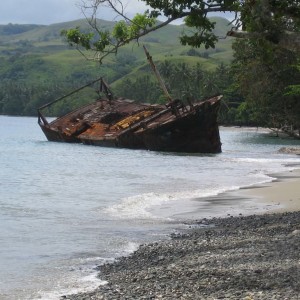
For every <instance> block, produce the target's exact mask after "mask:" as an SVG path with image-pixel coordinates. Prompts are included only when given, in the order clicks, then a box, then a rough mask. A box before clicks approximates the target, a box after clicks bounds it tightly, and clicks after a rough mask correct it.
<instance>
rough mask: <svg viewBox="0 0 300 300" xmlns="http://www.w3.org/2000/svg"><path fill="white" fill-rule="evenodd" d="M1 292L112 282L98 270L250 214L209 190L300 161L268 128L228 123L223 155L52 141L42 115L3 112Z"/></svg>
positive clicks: (53, 293) (261, 177)
mask: <svg viewBox="0 0 300 300" xmlns="http://www.w3.org/2000/svg"><path fill="white" fill-rule="evenodd" d="M0 129H1V130H0V266H1V267H0V299H1V300H6V299H9V300H14V299H22V300H25V299H30V300H32V299H49V300H50V299H58V298H59V296H60V295H64V294H70V293H76V292H80V291H88V290H91V289H94V288H95V287H96V286H97V285H99V284H101V283H103V282H102V281H101V278H100V279H99V278H97V276H96V275H97V272H96V270H95V267H96V266H97V265H101V264H102V263H104V262H108V261H112V260H113V259H114V258H116V257H118V256H121V255H128V254H129V253H130V252H132V251H134V250H135V249H136V248H137V247H138V245H139V244H142V243H148V242H151V241H157V240H160V239H165V238H168V234H169V233H171V232H173V231H174V230H181V229H184V226H185V225H183V224H182V220H184V219H186V218H189V216H190V217H191V218H192V217H195V216H197V217H213V216H222V215H223V216H226V215H227V214H228V213H230V214H234V213H236V214H237V213H240V212H241V213H251V212H255V211H257V210H259V209H261V208H260V206H259V205H258V204H257V203H255V202H252V201H247V200H245V199H232V200H230V199H227V200H226V201H225V200H224V201H215V200H214V201H212V200H211V201H210V199H209V198H207V197H208V196H214V195H217V194H220V193H222V192H226V191H231V190H237V189H240V188H241V187H248V186H252V185H256V184H260V183H265V182H270V181H272V180H274V179H275V177H274V175H270V174H275V173H277V172H283V171H287V170H289V169H294V168H299V165H300V158H297V157H296V156H290V155H283V154H279V153H278V149H279V148H281V147H283V146H290V145H292V146H293V145H298V146H299V145H300V142H299V141H298V142H297V141H294V140H290V139H286V140H284V139H279V138H274V137H270V136H269V135H267V133H266V132H265V131H263V130H256V129H238V128H222V129H221V140H222V143H223V152H222V153H221V154H217V155H185V154H180V155H179V154H175V153H160V152H150V151H140V150H127V149H111V148H102V147H94V146H85V145H78V144H63V143H54V142H48V141H46V138H45V137H44V135H43V133H42V131H41V130H40V128H39V127H38V124H37V120H36V118H25V117H6V116H0Z"/></svg>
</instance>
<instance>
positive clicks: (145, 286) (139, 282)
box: [62, 170, 300, 300]
mask: <svg viewBox="0 0 300 300" xmlns="http://www.w3.org/2000/svg"><path fill="white" fill-rule="evenodd" d="M274 177H277V178H278V179H277V180H276V181H274V182H272V183H268V184H264V185H262V186H256V187H252V188H248V189H241V190H239V191H235V192H230V193H225V194H222V195H219V196H218V197H220V198H221V199H222V197H223V198H228V199H229V200H230V197H235V199H247V201H248V200H250V201H252V202H253V205H254V206H256V205H257V206H259V207H260V209H259V210H257V213H256V214H254V215H253V214H250V215H248V216H246V215H240V216H235V217H234V216H233V215H230V216H228V217H226V218H207V219H206V218H204V219H203V218H202V219H198V220H194V221H193V222H190V223H188V225H189V226H188V227H189V228H188V229H187V230H186V231H185V232H180V233H178V234H174V235H173V236H172V237H171V238H170V239H169V240H166V241H161V242H158V243H153V244H149V245H144V246H141V247H140V248H139V249H138V250H137V251H135V252H134V253H133V254H132V255H130V256H129V257H123V258H120V259H118V260H117V261H115V262H114V263H112V264H106V265H104V266H100V267H99V276H100V278H101V279H103V280H106V281H107V282H108V284H106V285H105V286H101V287H99V288H98V289H97V290H95V291H93V292H91V293H87V294H78V295H73V296H64V297H63V298H62V299H72V300H83V299H86V300H87V299H191V300H192V299H193V300H194V299H207V300H212V299H236V300H238V299H239V300H240V299H244V300H254V299H255V300H256V299H266V300H267V299H268V300H269V299H278V300H279V299H280V300H283V299H300V285H299V282H300V263H299V262H300V251H299V250H300V248H299V247H300V170H296V171H292V172H288V173H285V174H280V175H274Z"/></svg>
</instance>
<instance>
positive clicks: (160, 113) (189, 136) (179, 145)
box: [39, 96, 221, 153]
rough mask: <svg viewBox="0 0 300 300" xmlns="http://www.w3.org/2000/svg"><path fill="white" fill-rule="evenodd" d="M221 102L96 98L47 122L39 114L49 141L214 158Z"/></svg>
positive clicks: (216, 147) (218, 148)
mask: <svg viewBox="0 0 300 300" xmlns="http://www.w3.org/2000/svg"><path fill="white" fill-rule="evenodd" d="M220 99H221V97H219V96H218V97H213V98H211V99H208V100H205V101H202V102H199V103H195V104H193V105H190V106H184V105H182V103H176V104H175V103H174V104H172V105H169V106H164V105H144V104H138V103H134V102H132V101H129V100H124V99H116V100H113V101H111V100H108V99H100V100H98V101H96V102H95V103H93V104H90V105H88V106H85V107H83V108H80V109H77V110H75V111H73V112H71V113H69V114H67V115H65V116H63V117H61V118H58V119H56V120H54V121H52V122H51V123H48V122H47V121H46V119H45V117H44V116H43V115H42V114H41V113H40V111H39V125H40V127H41V129H42V130H43V132H44V134H45V136H46V137H47V139H48V140H49V141H56V142H67V143H83V144H88V145H96V146H106V147H119V148H129V149H146V150H154V151H169V152H185V153H219V152H221V142H220V136H219V129H218V124H217V114H218V109H219V106H220Z"/></svg>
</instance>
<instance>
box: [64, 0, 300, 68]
mask: <svg viewBox="0 0 300 300" xmlns="http://www.w3.org/2000/svg"><path fill="white" fill-rule="evenodd" d="M142 1H143V2H145V4H147V5H148V6H149V7H150V8H151V9H149V10H147V11H146V12H145V13H143V14H136V15H135V16H134V17H133V18H129V17H127V15H126V11H125V8H124V7H123V4H122V1H121V0H85V1H83V6H82V9H83V11H84V12H85V11H87V10H91V11H92V13H91V16H89V17H87V20H88V21H89V24H90V26H91V28H92V32H90V33H84V32H81V31H80V28H75V29H70V30H65V31H63V32H62V34H63V35H64V36H66V38H67V41H68V42H69V43H70V44H71V45H75V46H76V47H77V48H78V50H79V51H81V53H82V54H84V53H83V52H82V49H86V50H93V51H94V53H95V55H94V56H93V59H95V60H98V61H100V62H101V61H102V60H103V58H104V57H106V56H107V55H109V54H111V53H116V52H117V51H118V49H119V48H120V47H121V46H123V45H126V44H128V43H129V42H131V41H138V40H139V38H141V37H142V36H145V35H147V34H148V33H150V32H152V31H155V30H158V29H160V28H162V27H164V26H166V25H167V24H170V23H171V22H172V21H175V20H178V19H182V18H183V19H184V23H185V25H186V26H187V27H188V28H191V29H193V30H192V31H191V30H190V31H189V32H188V33H184V34H183V35H182V36H181V37H180V40H181V43H182V44H183V45H190V46H192V47H200V46H201V45H204V46H205V48H209V47H213V48H214V47H215V44H216V42H217V40H218V37H217V36H216V35H215V34H214V33H213V29H214V25H215V24H214V22H212V21H210V19H209V18H208V17H209V13H212V12H235V19H234V20H233V21H232V25H233V26H232V30H231V31H229V32H228V36H233V37H237V38H240V37H242V38H249V37H255V38H256V39H265V40H268V41H270V42H272V43H274V44H276V45H278V46H280V47H282V48H285V49H290V50H292V51H296V52H300V33H299V26H300V2H299V1H295V0H284V1H283V0H196V1H191V0H168V1H165V0H142ZM102 6H109V7H110V8H111V9H112V10H114V11H115V13H116V14H117V16H118V18H119V19H120V18H121V20H120V21H118V22H117V23H116V25H115V27H114V29H113V30H112V31H111V32H109V31H107V30H106V29H102V28H100V27H98V23H97V11H98V10H99V9H100V8H101V7H102ZM158 17H164V18H165V21H163V22H158V21H157V18H158ZM241 28H242V29H243V30H242V31H240V30H239V29H241ZM190 32H192V33H190Z"/></svg>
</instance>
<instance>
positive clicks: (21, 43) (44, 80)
mask: <svg viewBox="0 0 300 300" xmlns="http://www.w3.org/2000/svg"><path fill="white" fill-rule="evenodd" d="M213 21H215V22H216V28H215V32H216V34H217V35H218V36H220V37H224V36H225V34H226V32H227V31H228V23H229V22H228V21H227V20H226V19H223V18H219V17H216V18H213ZM98 22H99V25H100V26H101V27H102V28H105V29H108V30H109V29H110V28H112V27H113V25H114V22H110V21H103V20H99V21H98ZM76 26H79V27H80V28H82V29H86V30H88V28H89V27H88V24H87V21H86V20H76V21H72V22H65V23H59V24H52V25H48V26H45V25H34V24H31V25H18V24H8V25H0V79H1V81H0V85H1V89H0V114H1V113H13V112H15V111H17V112H16V113H17V114H34V113H35V108H36V107H37V106H39V105H41V104H43V103H45V102H47V101H49V100H52V99H51V97H52V98H56V97H58V96H60V95H61V94H63V93H65V92H66V91H69V90H71V89H73V88H75V87H78V86H80V85H82V84H84V83H86V82H88V81H91V80H92V79H95V78H98V77H100V76H103V77H104V78H105V79H106V81H108V82H109V83H110V84H111V85H112V86H119V85H120V84H121V83H122V81H123V80H127V79H128V78H130V79H133V80H134V79H136V78H141V77H142V76H144V75H145V74H150V73H149V68H148V67H147V65H148V63H147V60H146V57H145V54H144V51H143V49H142V47H141V45H143V44H145V45H146V47H147V48H148V50H149V52H150V53H151V55H152V57H153V59H154V61H155V62H156V63H157V64H158V65H159V64H160V63H162V62H164V61H166V60H167V61H170V62H173V63H176V64H182V63H185V64H186V65H188V66H193V65H196V64H200V65H201V66H202V67H203V68H204V69H206V70H214V69H215V68H216V67H217V65H218V64H220V63H225V64H226V63H228V62H230V60H231V58H232V50H231V42H232V41H231V39H221V40H220V41H219V43H218V44H217V46H216V48H215V49H210V50H205V49H202V48H200V49H191V48H190V47H185V46H182V45H180V42H179V36H180V35H181V34H182V32H184V31H185V30H187V29H186V28H185V27H184V26H183V25H180V26H176V25H168V26H166V27H164V28H162V29H161V30H159V31H157V32H153V33H151V34H149V35H148V36H146V37H144V38H142V39H141V40H140V46H138V45H137V44H130V45H127V46H126V47H124V48H123V49H121V50H120V51H119V53H118V56H111V57H108V58H107V59H106V60H105V62H104V63H103V64H102V65H99V64H98V63H97V62H94V61H88V60H86V59H85V58H84V57H83V56H82V55H80V53H79V52H78V51H76V50H75V49H73V48H70V47H69V46H68V45H67V43H66V42H65V41H64V39H63V38H62V37H61V35H60V33H61V31H62V30H63V29H69V28H74V27H76ZM189 30H190V29H189ZM87 54H89V53H87ZM20 93H21V94H22V97H21V98H22V99H21V100H20V99H19V98H20ZM17 98H18V99H19V100H16V99H17ZM17 101H18V103H14V102H17ZM29 102H31V104H30V105H28V103H29ZM7 107H8V108H9V109H8V108H7Z"/></svg>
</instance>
